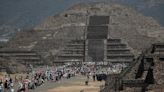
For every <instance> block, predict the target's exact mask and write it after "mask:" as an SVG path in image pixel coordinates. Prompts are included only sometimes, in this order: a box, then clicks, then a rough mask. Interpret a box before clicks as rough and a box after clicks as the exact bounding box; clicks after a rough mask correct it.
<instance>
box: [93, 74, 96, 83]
mask: <svg viewBox="0 0 164 92" xmlns="http://www.w3.org/2000/svg"><path fill="white" fill-rule="evenodd" d="M92 78H93V81H95V79H96V74H95V72H94V73H93V75H92Z"/></svg>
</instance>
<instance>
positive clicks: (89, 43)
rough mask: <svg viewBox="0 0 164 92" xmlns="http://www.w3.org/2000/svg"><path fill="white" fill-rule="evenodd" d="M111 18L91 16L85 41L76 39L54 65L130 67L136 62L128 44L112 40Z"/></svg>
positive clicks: (116, 39)
mask: <svg viewBox="0 0 164 92" xmlns="http://www.w3.org/2000/svg"><path fill="white" fill-rule="evenodd" d="M109 22H110V17H109V16H103V15H100V16H98V15H93V16H89V17H88V20H87V24H88V25H87V26H86V28H85V30H84V37H83V38H84V39H77V40H76V39H75V40H71V41H70V42H68V43H67V45H66V47H65V48H64V49H63V50H62V51H61V52H60V53H59V55H58V56H56V59H55V61H54V63H67V62H76V63H82V62H95V63H100V62H101V63H103V64H106V65H108V64H125V65H127V66H128V65H129V64H130V63H131V62H133V60H134V55H133V54H132V53H131V51H130V49H129V48H128V47H127V44H125V43H123V42H122V41H121V39H119V38H111V37H110V33H109V32H110V30H109V26H108V25H109Z"/></svg>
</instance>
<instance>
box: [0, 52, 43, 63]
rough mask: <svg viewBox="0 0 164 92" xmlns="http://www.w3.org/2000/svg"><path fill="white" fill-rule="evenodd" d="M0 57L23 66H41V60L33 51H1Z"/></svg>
mask: <svg viewBox="0 0 164 92" xmlns="http://www.w3.org/2000/svg"><path fill="white" fill-rule="evenodd" d="M0 57H2V58H12V59H14V60H15V61H17V62H19V63H21V64H23V65H29V64H32V65H42V64H43V60H42V59H41V57H40V55H39V54H37V53H36V52H34V51H28V50H16V49H1V50H0Z"/></svg>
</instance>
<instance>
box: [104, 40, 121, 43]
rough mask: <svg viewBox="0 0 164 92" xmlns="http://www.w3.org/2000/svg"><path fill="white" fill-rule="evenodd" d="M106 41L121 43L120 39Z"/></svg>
mask: <svg viewBox="0 0 164 92" xmlns="http://www.w3.org/2000/svg"><path fill="white" fill-rule="evenodd" d="M107 43H121V39H108V40H107Z"/></svg>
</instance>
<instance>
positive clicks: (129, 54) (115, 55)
mask: <svg viewBox="0 0 164 92" xmlns="http://www.w3.org/2000/svg"><path fill="white" fill-rule="evenodd" d="M107 56H114V57H117V56H118V57H119V56H130V57H131V56H134V55H133V54H131V53H128V54H107Z"/></svg>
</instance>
